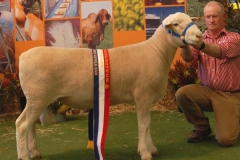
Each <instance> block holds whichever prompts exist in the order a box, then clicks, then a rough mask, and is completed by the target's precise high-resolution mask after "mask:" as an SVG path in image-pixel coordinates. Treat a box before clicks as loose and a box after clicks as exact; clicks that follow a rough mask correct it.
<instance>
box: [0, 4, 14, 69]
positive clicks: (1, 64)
mask: <svg viewBox="0 0 240 160" xmlns="http://www.w3.org/2000/svg"><path fill="white" fill-rule="evenodd" d="M0 2H1V3H0V73H2V72H3V71H4V70H9V71H14V68H15V44H14V15H13V10H12V9H11V8H12V5H11V3H12V2H11V1H10V0H4V1H0Z"/></svg>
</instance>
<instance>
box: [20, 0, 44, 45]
mask: <svg viewBox="0 0 240 160" xmlns="http://www.w3.org/2000/svg"><path fill="white" fill-rule="evenodd" d="M41 5H42V1H41V0H16V1H15V19H16V41H18V42H19V41H35V40H44V24H43V17H42V7H41Z"/></svg>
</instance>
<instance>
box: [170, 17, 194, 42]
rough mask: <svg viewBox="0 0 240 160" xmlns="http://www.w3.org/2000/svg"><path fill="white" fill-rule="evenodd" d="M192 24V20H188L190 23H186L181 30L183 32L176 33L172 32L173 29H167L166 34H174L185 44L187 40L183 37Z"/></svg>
mask: <svg viewBox="0 0 240 160" xmlns="http://www.w3.org/2000/svg"><path fill="white" fill-rule="evenodd" d="M192 25H194V23H193V22H190V23H189V24H188V25H187V27H186V28H185V29H184V31H183V33H182V34H181V35H180V34H178V33H176V32H174V31H172V30H170V29H167V33H168V34H171V35H173V36H175V37H178V38H181V39H182V42H183V43H185V44H187V42H186V41H185V39H184V38H183V37H184V36H185V34H186V32H187V30H188V29H189V28H190V27H191V26H192Z"/></svg>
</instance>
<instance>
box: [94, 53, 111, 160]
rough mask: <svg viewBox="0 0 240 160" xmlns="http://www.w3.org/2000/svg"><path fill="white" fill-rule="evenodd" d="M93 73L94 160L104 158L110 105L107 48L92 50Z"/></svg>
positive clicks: (102, 159)
mask: <svg viewBox="0 0 240 160" xmlns="http://www.w3.org/2000/svg"><path fill="white" fill-rule="evenodd" d="M92 54H93V73H94V108H93V143H94V153H95V159H96V160H104V145H105V140H106V135H107V127H108V120H109V106H110V62H109V55H108V50H107V49H104V50H100V49H98V50H96V49H93V50H92Z"/></svg>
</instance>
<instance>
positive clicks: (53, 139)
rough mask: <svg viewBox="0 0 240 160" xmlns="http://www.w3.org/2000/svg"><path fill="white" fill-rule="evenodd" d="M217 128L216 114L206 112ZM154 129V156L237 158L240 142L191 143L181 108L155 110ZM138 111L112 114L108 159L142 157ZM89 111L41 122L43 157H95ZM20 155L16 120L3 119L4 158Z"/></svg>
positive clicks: (167, 159) (171, 159)
mask: <svg viewBox="0 0 240 160" xmlns="http://www.w3.org/2000/svg"><path fill="white" fill-rule="evenodd" d="M206 115H207V116H208V117H209V118H210V122H211V126H212V128H213V123H214V121H213V114H212V113H207V114H206ZM151 117H152V123H151V131H152V138H153V141H154V144H155V145H156V147H157V148H158V151H159V155H158V156H156V157H154V160H175V159H176V160H209V159H211V160H237V159H239V157H240V152H239V150H240V144H239V143H240V142H239V140H238V142H237V143H236V145H234V146H233V147H228V148H225V147H221V146H220V145H219V144H218V143H217V142H216V140H215V139H214V136H213V134H212V136H210V137H209V138H207V139H205V140H204V141H203V142H200V143H196V144H189V143H187V142H186V137H187V135H188V134H189V132H190V131H191V129H192V127H191V125H189V124H188V123H187V122H186V120H185V118H184V116H183V114H182V113H179V112H171V113H170V112H151ZM137 135H138V134H137V117H136V113H121V114H113V115H110V120H109V128H108V134H107V139H106V144H105V157H106V160H140V156H139V155H138V153H137V141H138V138H137ZM87 137H88V136H87V115H81V116H68V117H67V121H66V122H62V123H58V124H53V125H50V126H49V127H42V126H41V125H40V124H37V139H38V145H39V149H40V152H41V153H42V156H43V160H94V153H93V150H90V149H86V146H87ZM15 159H17V152H16V142H15V126H14V120H8V121H4V122H3V121H0V160H15Z"/></svg>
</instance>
